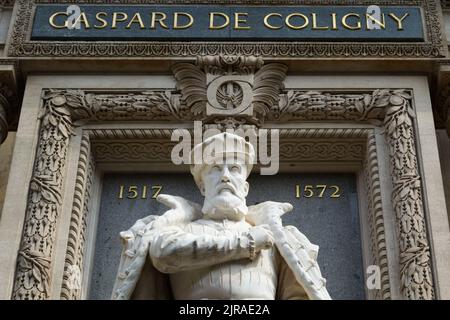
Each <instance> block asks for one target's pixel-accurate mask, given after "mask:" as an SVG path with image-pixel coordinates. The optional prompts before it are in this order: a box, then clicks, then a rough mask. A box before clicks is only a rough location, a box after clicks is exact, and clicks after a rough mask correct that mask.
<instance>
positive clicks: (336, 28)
mask: <svg viewBox="0 0 450 320" xmlns="http://www.w3.org/2000/svg"><path fill="white" fill-rule="evenodd" d="M331 21H332V23H333V26H332V27H331V30H338V26H337V14H336V13H332V14H331Z"/></svg>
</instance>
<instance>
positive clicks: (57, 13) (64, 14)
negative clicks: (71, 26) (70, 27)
mask: <svg viewBox="0 0 450 320" xmlns="http://www.w3.org/2000/svg"><path fill="white" fill-rule="evenodd" d="M60 15H62V16H66V17H68V16H69V15H68V14H67V12H56V13H54V14H52V15H51V17H50V18H49V19H48V23H50V25H51V26H52V27H53V28H55V29H64V28H67V20H66V21H64V25H62V26H61V25H57V24H56V23H55V18H56V17H57V16H60Z"/></svg>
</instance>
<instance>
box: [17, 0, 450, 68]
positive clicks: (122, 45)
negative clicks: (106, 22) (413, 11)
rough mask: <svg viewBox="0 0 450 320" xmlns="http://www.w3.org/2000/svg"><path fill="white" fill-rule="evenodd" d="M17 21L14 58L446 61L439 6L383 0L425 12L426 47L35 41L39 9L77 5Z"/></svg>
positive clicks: (40, 0)
mask: <svg viewBox="0 0 450 320" xmlns="http://www.w3.org/2000/svg"><path fill="white" fill-rule="evenodd" d="M17 2H19V4H18V11H17V19H16V21H15V23H14V28H13V31H12V36H11V40H12V41H11V44H10V46H9V51H8V55H9V56H12V57H23V56H26V57H42V56H46V57H129V58H137V57H163V58H168V57H179V58H185V57H196V56H197V55H236V56H244V55H254V56H263V57H276V58H309V59H314V58H333V57H339V58H345V57H354V58H361V59H364V58H374V57H382V58H398V59H401V58H421V57H422V58H439V57H445V56H446V52H447V49H446V42H445V38H444V36H443V34H442V30H443V28H442V26H441V24H442V23H441V14H440V7H441V5H440V1H439V0H378V1H377V2H376V4H377V5H379V6H384V5H387V6H395V5H399V6H418V7H421V8H422V12H423V16H424V25H425V33H426V37H425V39H426V41H425V42H407V43H401V42H397V43H392V42H376V43H375V42H360V43H350V42H317V41H316V42H314V41H311V42H297V41H291V42H287V41H283V42H281V41H280V42H273V41H272V42H271V41H264V42H255V41H251V42H248V41H242V42H241V41H239V42H232V41H224V42H215V41H190V42H183V41H173V42H168V41H123V42H120V41H99V42H97V41H92V42H89V41H30V40H29V30H31V28H32V26H31V24H32V22H33V15H32V14H33V12H34V11H35V7H36V4H49V3H50V4H51V3H73V1H72V0H18V1H17ZM76 3H77V4H96V5H98V4H111V3H117V1H114V0H82V1H76ZM167 3H168V2H167V1H165V0H151V1H148V0H122V1H120V4H123V5H126V4H128V5H137V4H164V5H165V4H167ZM170 4H181V5H183V4H184V5H186V4H187V5H189V4H217V5H220V4H222V5H223V1H221V0H171V1H170ZM227 4H229V5H259V4H261V5H272V6H274V7H275V6H280V5H291V6H292V5H305V6H307V5H309V6H316V5H320V6H324V5H329V6H339V5H359V6H370V5H373V4H374V1H373V0H267V1H264V0H259V1H254V0H231V1H228V2H227Z"/></svg>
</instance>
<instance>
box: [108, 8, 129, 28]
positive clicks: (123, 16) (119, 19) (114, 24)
mask: <svg viewBox="0 0 450 320" xmlns="http://www.w3.org/2000/svg"><path fill="white" fill-rule="evenodd" d="M119 16H121V17H119ZM127 19H128V15H127V14H126V13H125V12H114V13H113V17H112V25H111V29H117V22H123V21H126V20H127Z"/></svg>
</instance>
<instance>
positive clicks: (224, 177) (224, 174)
mask: <svg viewBox="0 0 450 320" xmlns="http://www.w3.org/2000/svg"><path fill="white" fill-rule="evenodd" d="M221 180H222V182H230V171H228V168H227V167H226V166H224V168H223V170H222V179H221Z"/></svg>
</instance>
